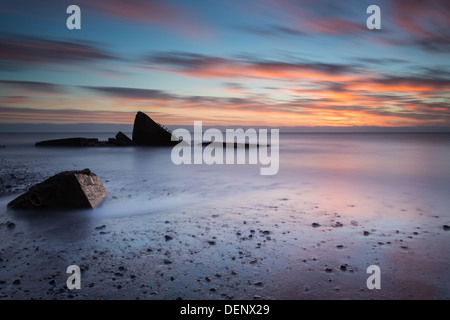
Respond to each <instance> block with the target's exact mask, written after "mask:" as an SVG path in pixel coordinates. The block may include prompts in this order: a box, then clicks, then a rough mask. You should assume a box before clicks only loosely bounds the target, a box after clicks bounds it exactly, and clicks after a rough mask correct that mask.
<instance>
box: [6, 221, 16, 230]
mask: <svg viewBox="0 0 450 320" xmlns="http://www.w3.org/2000/svg"><path fill="white" fill-rule="evenodd" d="M15 227H16V224H15V223H14V222H11V221H8V222H6V228H8V229H9V230H11V229H14V228H15Z"/></svg>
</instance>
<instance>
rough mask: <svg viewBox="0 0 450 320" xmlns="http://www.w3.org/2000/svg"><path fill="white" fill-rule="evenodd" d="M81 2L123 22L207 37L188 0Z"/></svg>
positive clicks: (209, 32) (206, 27)
mask: <svg viewBox="0 0 450 320" xmlns="http://www.w3.org/2000/svg"><path fill="white" fill-rule="evenodd" d="M78 2H79V3H80V6H82V7H83V8H88V9H90V10H93V11H96V12H97V13H99V14H103V15H107V16H109V17H113V18H116V19H120V20H123V21H125V22H126V23H143V24H147V25H152V26H157V27H160V28H161V27H162V28H164V30H168V31H171V32H173V33H176V34H179V35H182V36H185V37H188V38H198V39H202V38H207V37H210V35H211V33H212V31H211V28H210V27H208V26H207V24H205V23H201V19H200V17H199V16H197V14H196V12H195V11H193V10H191V2H186V4H183V2H181V4H180V3H173V2H169V1H162V0H151V1H146V0H127V1H123V0H96V1H90V0H89V1H88V0H80V1H78Z"/></svg>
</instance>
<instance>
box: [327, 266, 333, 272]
mask: <svg viewBox="0 0 450 320" xmlns="http://www.w3.org/2000/svg"><path fill="white" fill-rule="evenodd" d="M325 271H326V272H333V269H332V268H330V267H328V268H325Z"/></svg>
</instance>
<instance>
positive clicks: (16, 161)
mask: <svg viewBox="0 0 450 320" xmlns="http://www.w3.org/2000/svg"><path fill="white" fill-rule="evenodd" d="M75 136H82V137H97V138H99V139H100V140H107V138H108V137H113V136H114V134H113V133H102V134H99V133H94V134H90V133H82V134H78V135H74V134H64V133H57V134H51V133H38V134H0V145H6V147H4V148H0V160H1V165H2V168H1V169H0V180H1V183H2V185H1V187H2V188H3V193H2V196H1V197H0V202H1V203H0V205H1V207H0V210H1V211H2V212H3V211H5V210H6V209H5V208H6V204H7V202H8V201H10V200H11V199H13V198H14V197H15V196H17V195H19V193H20V192H19V190H22V189H24V188H26V187H27V186H30V185H32V184H34V183H37V182H40V181H42V180H43V179H45V178H47V177H49V176H51V175H53V174H56V173H58V172H60V171H64V170H75V169H78V170H81V169H84V168H90V169H91V171H92V172H94V173H96V174H97V175H98V176H99V177H100V179H101V180H102V182H103V183H104V184H105V187H106V188H107V191H108V197H107V199H106V200H105V201H104V203H103V204H102V206H101V208H99V210H98V211H99V213H98V214H102V215H105V216H111V217H113V216H115V215H118V216H129V215H135V214H146V213H151V212H155V211H161V210H170V209H171V208H174V207H184V206H189V205H190V204H193V203H197V202H203V203H204V202H206V201H209V200H220V199H223V201H231V200H230V199H232V197H233V196H234V195H242V194H245V193H248V194H249V195H250V194H251V195H252V196H255V194H256V196H257V194H258V192H257V191H258V190H261V191H273V194H279V195H280V197H287V196H289V194H299V193H301V192H304V191H305V190H309V193H308V195H307V196H305V198H307V199H309V200H311V199H314V200H315V201H317V202H320V203H327V204H328V205H329V206H331V207H332V206H336V207H339V206H340V205H343V203H344V202H343V201H344V199H345V203H346V205H347V204H351V203H356V202H364V201H368V200H367V199H372V200H371V201H373V199H377V201H376V202H377V203H379V204H380V205H381V204H382V203H383V201H384V200H386V199H398V200H399V201H403V202H404V203H408V205H409V206H415V207H416V208H417V210H421V209H420V208H423V207H424V206H428V208H433V212H432V213H431V212H430V213H429V214H434V215H438V216H447V217H448V216H449V210H448V208H449V207H450V197H449V196H448V195H449V194H450V134H442V133H439V134H438V133H436V134H434V133H433V134H432V133H425V134H424V133H420V134H419V133H418V134H415V133H404V134H401V133H395V134H391V133H383V134H380V133H374V134H371V133H365V134H361V133H358V134H354V133H352V134H344V133H339V134H330V133H326V134H325V133H324V134H318V133H283V134H280V154H279V171H278V173H277V174H276V175H273V176H263V175H260V168H261V166H263V165H261V164H256V165H250V164H245V165H226V164H224V165H206V164H202V165H183V164H182V165H178V166H177V165H174V164H173V163H172V161H171V157H170V154H171V150H172V148H170V147H169V148H109V147H99V148H36V147H35V146H34V143H35V142H37V141H41V140H46V139H57V138H66V137H75ZM11 174H12V175H13V176H11ZM16 183H20V185H21V188H22V189H20V188H18V189H17V191H14V190H16V189H15V188H16V185H15V184H16ZM5 186H7V188H6V187H5ZM11 190H12V191H11ZM255 191H256V193H255ZM341 202H342V203H341ZM339 203H341V204H339ZM371 205H373V203H371ZM377 210H378V211H380V208H373V211H374V212H375V211H377Z"/></svg>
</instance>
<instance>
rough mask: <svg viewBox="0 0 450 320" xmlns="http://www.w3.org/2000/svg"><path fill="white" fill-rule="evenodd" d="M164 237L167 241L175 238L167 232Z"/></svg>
mask: <svg viewBox="0 0 450 320" xmlns="http://www.w3.org/2000/svg"><path fill="white" fill-rule="evenodd" d="M164 239H166V241H169V240H172V239H173V238H172V237H171V236H168V235H167V234H166V235H165V236H164Z"/></svg>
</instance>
